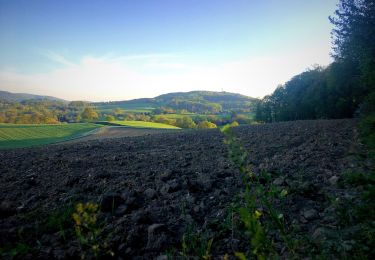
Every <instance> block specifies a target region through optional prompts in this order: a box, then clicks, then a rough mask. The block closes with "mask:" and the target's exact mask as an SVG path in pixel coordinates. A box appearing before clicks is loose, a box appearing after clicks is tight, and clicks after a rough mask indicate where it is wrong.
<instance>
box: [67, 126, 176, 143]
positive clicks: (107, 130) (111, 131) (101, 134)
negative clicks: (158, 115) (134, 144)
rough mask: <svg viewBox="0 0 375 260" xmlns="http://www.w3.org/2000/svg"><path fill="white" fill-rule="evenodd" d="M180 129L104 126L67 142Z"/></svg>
mask: <svg viewBox="0 0 375 260" xmlns="http://www.w3.org/2000/svg"><path fill="white" fill-rule="evenodd" d="M173 131H179V130H170V129H154V128H131V127H124V126H103V127H101V128H99V129H95V130H93V131H92V132H90V133H89V134H88V135H85V136H83V137H80V138H77V139H73V140H69V141H67V142H65V143H77V142H83V141H90V140H102V139H107V138H119V137H131V136H143V135H153V134H161V133H169V132H173Z"/></svg>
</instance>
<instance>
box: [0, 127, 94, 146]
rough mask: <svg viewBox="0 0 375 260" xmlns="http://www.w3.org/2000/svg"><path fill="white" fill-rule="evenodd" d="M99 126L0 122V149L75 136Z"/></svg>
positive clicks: (45, 142)
mask: <svg viewBox="0 0 375 260" xmlns="http://www.w3.org/2000/svg"><path fill="white" fill-rule="evenodd" d="M98 127H100V126H99V125H95V124H89V123H87V124H61V125H15V124H0V149H7V148H18V147H28V146H34V145H42V144H49V143H55V142H61V141H65V140H69V139H72V138H76V137H79V136H82V135H84V134H86V133H88V132H89V131H91V130H94V129H96V128H98Z"/></svg>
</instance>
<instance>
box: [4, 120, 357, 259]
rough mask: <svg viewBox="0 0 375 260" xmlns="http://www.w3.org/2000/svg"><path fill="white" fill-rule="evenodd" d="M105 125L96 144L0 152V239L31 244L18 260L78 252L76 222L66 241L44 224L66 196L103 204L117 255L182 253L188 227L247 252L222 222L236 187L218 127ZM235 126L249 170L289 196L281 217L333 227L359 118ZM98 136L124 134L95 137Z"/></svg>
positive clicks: (106, 237)
mask: <svg viewBox="0 0 375 260" xmlns="http://www.w3.org/2000/svg"><path fill="white" fill-rule="evenodd" d="M103 131H106V134H103V133H98V134H96V135H94V136H95V137H98V139H99V140H91V138H93V137H94V136H89V137H87V138H88V139H85V140H91V141H83V140H80V142H74V143H70V144H59V145H49V146H45V147H40V148H29V149H17V150H11V151H0V169H1V170H0V171H1V174H0V190H1V192H0V201H1V202H2V204H1V209H0V244H1V245H7V246H13V247H14V246H15V245H16V244H17V243H25V244H28V245H30V246H31V247H32V248H33V249H34V250H32V251H29V252H28V254H26V255H24V256H23V258H37V257H39V258H46V259H47V258H48V259H50V258H61V259H62V258H71V257H79V256H80V254H81V252H80V247H79V245H78V243H77V240H76V238H75V236H74V231H73V227H72V224H71V225H70V226H69V225H68V226H66V227H65V228H66V232H65V239H63V238H62V236H61V233H59V228H58V227H49V228H43V227H45V225H46V224H45V223H46V221H47V220H48V219H49V216H50V215H51V214H52V213H53V212H55V211H56V210H58V209H59V208H61V207H62V206H63V205H66V204H67V203H68V202H70V201H74V202H85V201H93V202H98V203H99V204H101V206H102V210H103V212H102V213H101V214H100V216H99V220H100V222H101V223H105V224H104V231H103V233H102V236H101V239H102V240H101V244H106V243H107V244H108V245H109V247H110V248H111V250H112V251H113V252H114V253H115V255H116V256H121V257H122V259H130V258H133V259H134V258H136V259H152V258H156V257H157V256H160V255H165V254H166V252H167V251H168V250H170V249H171V248H177V250H180V248H181V238H182V236H183V234H184V233H186V232H187V231H186V230H187V228H188V227H189V226H190V225H191V224H192V223H194V225H195V229H196V230H200V231H202V230H205V232H206V233H207V235H208V237H214V244H213V248H212V254H213V256H215V257H219V256H222V255H224V254H225V253H229V254H233V252H234V250H242V251H246V250H247V245H248V244H247V242H246V241H244V242H240V241H239V239H240V237H241V236H240V235H239V234H237V233H234V234H233V232H232V231H230V230H228V227H226V228H225V227H223V226H224V224H225V223H226V222H225V220H226V218H227V216H228V207H229V205H230V204H231V203H232V202H234V201H236V198H237V197H238V194H239V193H240V191H241V187H242V183H241V178H240V176H239V173H238V171H237V170H236V168H235V167H234V166H233V165H232V163H231V162H230V160H229V159H228V154H227V147H226V146H225V144H224V143H223V135H222V134H221V133H220V132H219V131H218V130H201V131H179V132H173V133H159V131H155V132H158V134H154V135H142V136H135V137H122V138H121V137H120V136H122V134H126V135H131V134H135V135H138V134H139V133H140V130H139V129H138V130H136V132H134V131H133V130H131V129H120V128H107V129H104V130H103ZM141 132H142V133H147V134H148V133H150V130H141ZM234 132H235V134H236V135H237V136H238V137H239V138H240V139H241V141H242V142H243V143H244V145H245V146H246V147H247V148H248V150H249V151H250V155H251V156H250V158H249V163H252V164H253V165H254V171H255V172H258V173H259V172H260V171H261V170H266V171H268V172H270V173H272V174H273V176H275V179H278V178H282V179H281V181H280V179H278V180H279V181H278V183H279V184H278V185H281V186H285V188H287V189H288V190H289V191H290V193H291V194H290V196H289V197H288V200H287V202H286V204H287V209H286V210H287V211H286V212H285V215H288V218H289V219H294V220H295V221H297V223H298V224H300V225H301V232H302V233H304V234H312V233H313V232H314V231H315V230H316V228H317V227H319V226H321V225H331V226H334V225H335V221H336V220H335V219H330V218H328V217H327V216H328V215H327V214H326V212H327V210H328V207H329V205H328V204H327V201H328V196H327V194H331V195H332V194H335V192H338V191H337V188H336V186H335V185H334V184H332V177H334V176H336V177H337V178H340V176H341V174H342V172H343V171H344V170H345V169H348V168H353V167H356V165H357V163H358V162H357V160H356V159H355V157H354V156H353V154H354V153H355V152H356V150H357V146H358V143H357V130H356V121H355V120H317V121H298V122H289V123H276V124H265V125H256V126H243V127H238V128H235V129H234ZM102 135H103V136H105V137H109V136H116V137H120V138H116V139H102V140H100V139H101V138H100V136H102ZM108 201H110V202H114V201H115V202H116V203H114V204H110V205H109V204H108ZM305 212H308V213H309V214H307V215H306V214H305ZM310 213H311V214H310ZM155 224H160V225H155ZM280 250H281V249H280ZM4 257H5V255H4Z"/></svg>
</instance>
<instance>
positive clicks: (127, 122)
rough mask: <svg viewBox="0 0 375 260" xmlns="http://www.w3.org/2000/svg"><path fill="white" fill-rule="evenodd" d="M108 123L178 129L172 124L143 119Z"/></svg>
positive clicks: (135, 126)
mask: <svg viewBox="0 0 375 260" xmlns="http://www.w3.org/2000/svg"><path fill="white" fill-rule="evenodd" d="M110 123H112V124H116V125H123V126H128V127H134V128H159V129H180V128H178V127H176V126H173V125H167V124H162V123H154V122H145V121H111V122H110Z"/></svg>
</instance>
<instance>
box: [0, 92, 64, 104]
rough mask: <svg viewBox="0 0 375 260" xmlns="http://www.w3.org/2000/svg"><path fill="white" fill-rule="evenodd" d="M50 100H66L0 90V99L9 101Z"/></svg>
mask: <svg viewBox="0 0 375 260" xmlns="http://www.w3.org/2000/svg"><path fill="white" fill-rule="evenodd" d="M31 99H32V100H50V101H62V102H67V101H66V100H64V99H61V98H56V97H51V96H40V95H33V94H26V93H11V92H8V91H2V90H0V100H6V101H11V102H20V101H24V100H31Z"/></svg>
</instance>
